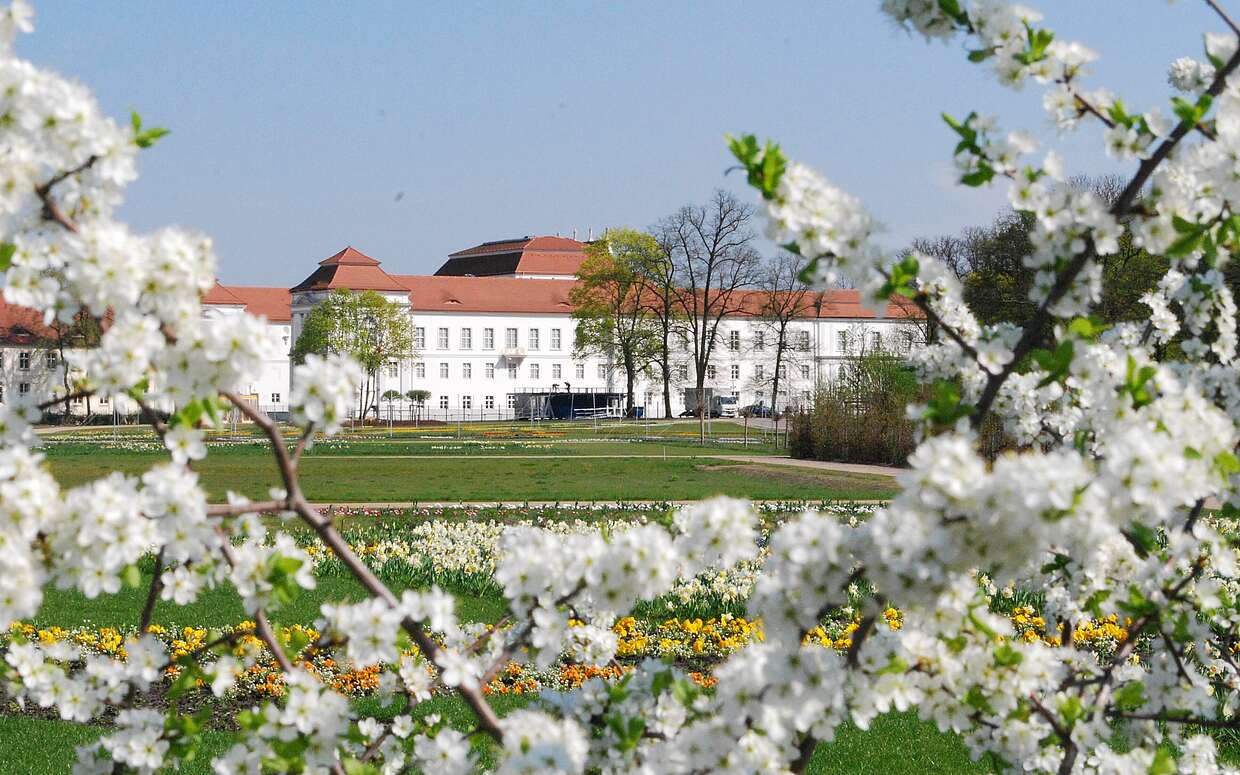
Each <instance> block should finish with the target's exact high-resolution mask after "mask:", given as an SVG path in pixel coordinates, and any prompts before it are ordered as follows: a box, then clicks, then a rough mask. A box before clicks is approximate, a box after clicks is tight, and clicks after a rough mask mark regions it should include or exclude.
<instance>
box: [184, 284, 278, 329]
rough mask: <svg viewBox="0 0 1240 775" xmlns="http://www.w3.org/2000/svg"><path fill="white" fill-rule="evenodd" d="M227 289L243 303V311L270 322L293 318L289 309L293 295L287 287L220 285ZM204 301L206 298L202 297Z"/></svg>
mask: <svg viewBox="0 0 1240 775" xmlns="http://www.w3.org/2000/svg"><path fill="white" fill-rule="evenodd" d="M220 287H222V288H225V289H226V290H227V291H229V292H230V293H231V294H232V295H233V297H234V298H237V299H240V300H241V303H243V304H245V311H246V312H248V313H250V314H251V315H262V316H264V317H266V318H267V319H268V320H269V321H271V322H272V323H287V322H289V321H290V320H292V319H293V313H292V312H291V311H290V308H291V306H292V300H293V296H292V294H290V293H289V292H288V289H287V288H261V287H257V286H253V285H228V286H220ZM203 302H206V299H205V298H204V299H203Z"/></svg>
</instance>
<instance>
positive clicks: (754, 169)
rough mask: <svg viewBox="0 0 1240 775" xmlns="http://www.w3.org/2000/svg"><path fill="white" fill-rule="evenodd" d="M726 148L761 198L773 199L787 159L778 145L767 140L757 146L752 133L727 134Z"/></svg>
mask: <svg viewBox="0 0 1240 775" xmlns="http://www.w3.org/2000/svg"><path fill="white" fill-rule="evenodd" d="M727 142H728V149H729V150H731V151H732V155H733V156H735V157H736V160H737V161H738V162H740V163H741V166H742V167H743V168H744V169H745V175H746V177H747V179H748V181H749V185H751V186H753V187H754V188H756V189H758V191H759V192H760V193H761V194H762V198H763V199H774V198H775V193H776V191H778V190H779V182H780V181H781V180H782V179H783V177H784V172H785V171H786V170H787V169H788V159H787V157H786V156H784V153H783V151H781V150H780V148H779V145H778V144H776V143H773V142H771V141H770V140H767V141H766V143H765V145H763V146H761V147H759V145H758V138H757V137H756V136H754V135H752V134H746V135H741V136H740V137H733V136H732V135H728V136H727Z"/></svg>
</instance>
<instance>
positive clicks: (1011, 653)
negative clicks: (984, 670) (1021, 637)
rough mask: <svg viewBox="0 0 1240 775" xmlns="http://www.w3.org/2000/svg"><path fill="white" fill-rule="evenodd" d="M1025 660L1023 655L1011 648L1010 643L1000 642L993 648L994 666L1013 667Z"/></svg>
mask: <svg viewBox="0 0 1240 775" xmlns="http://www.w3.org/2000/svg"><path fill="white" fill-rule="evenodd" d="M1024 661H1025V655H1024V654H1022V653H1020V652H1019V651H1017V650H1016V649H1014V648H1012V645H1011V644H1010V643H1004V644H1001V645H1000V646H999V647H998V648H997V649H995V666H997V667H1014V666H1016V665H1019V664H1020V663H1021V662H1024Z"/></svg>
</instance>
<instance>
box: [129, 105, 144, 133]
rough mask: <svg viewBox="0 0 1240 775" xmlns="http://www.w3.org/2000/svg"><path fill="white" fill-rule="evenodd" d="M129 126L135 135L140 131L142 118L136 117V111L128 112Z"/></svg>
mask: <svg viewBox="0 0 1240 775" xmlns="http://www.w3.org/2000/svg"><path fill="white" fill-rule="evenodd" d="M129 125H130V126H132V127H133V133H134V134H135V135H136V134H138V133H139V132H141V131H142V117H141V116H139V115H138V111H136V110H133V111H130V113H129Z"/></svg>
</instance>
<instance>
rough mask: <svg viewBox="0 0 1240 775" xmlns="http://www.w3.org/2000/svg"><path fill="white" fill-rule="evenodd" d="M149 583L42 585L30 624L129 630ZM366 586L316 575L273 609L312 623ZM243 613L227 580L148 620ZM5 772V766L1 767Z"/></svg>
mask: <svg viewBox="0 0 1240 775" xmlns="http://www.w3.org/2000/svg"><path fill="white" fill-rule="evenodd" d="M385 581H386V583H387V584H388V586H389V587H391V588H392V590H393V591H394V592H396V593H397V594H400V593H401V592H403V591H404V590H405V589H406V587H405V586H404V585H402V584H401V583H400V580H399V579H393V578H385ZM150 583H151V576H150V574H149V573H144V574H142V581H141V583H140V584H139V585H138V586H137V587H122V589H121V590H120V591H119V592H117V593H116V594H112V595H100V596H99V597H97V598H95V599H93V600H91V599H89V598H87V597H85V596H84V595H82V593H80V592H78V591H76V590H65V589H56V588H54V587H51V586H48V587H46V588H44V598H43V606H42V607H41V608H40V609H39V614H38V616H36V617H35V618H34V619H33V620H31V624H34V625H35V626H36V627H51V626H58V627H64V628H66V629H69V628H72V627H78V626H83V625H87V624H89V625H91V626H94V627H118V628H127V629H132V628H135V627H137V626H138V621H139V620H140V615H141V612H142V605H143V603H145V601H146V592H147V589H148V588H149V586H150ZM452 591H453V594H454V595H455V596H456V600H457V615H458V616H459V617H460V618H461V619H462V620H463V621H468V622H494V621H496V620H498V619H499V618H500V617H501V616H503V615H504V612H505V610H506V607H505V603H504V601H503V600H502V599H499V598H497V597H484V596H479V595H470V594H466V593H463V592H462V591H460V590H452ZM366 597H367V593H366V590H365V589H364V588H363V587H362V585H361V584H359V583H358V582H357V581H355V580H354V579H351V578H348V577H345V576H335V575H330V576H326V575H320V576H319V577H318V578H317V584H316V586H315V588H314V589H312V590H303V591H302V592H301V594H299V595H297V596H296V597H295V598H294V599H293V600H292V601H291V602H290V603H288V604H287V605H284V606H281V607H280V608H279V609H277V610H275V611H272V612H271V617H272V619H273V620H274V621H276V622H278V623H280V624H303V625H310V624H313V623H314V620H315V619H318V618H319V616H320V614H319V606H320V605H322V604H323V603H325V602H328V601H331V602H340V601H359V600H364V599H366ZM246 618H247V616H246V614H245V609H244V608H243V606H242V605H241V598H240V596H239V595H237V592H236V590H234V589H233V587H232V586H231V585H222V586H219V587H216V588H215V589H210V590H204V591H203V592H202V594H200V595H199V596H198V599H197V600H195V601H194V602H192V603H190V604H188V605H176V604H175V603H172V602H170V601H167V600H160V601H158V602H157V603H156V605H155V614H154V617H153V618H152V621H153V622H154V623H155V624H160V625H164V626H182V627H184V626H191V627H207V628H211V627H225V626H232V625H236V624H238V623H240V622H242V621H243V620H245V619H246ZM0 772H3V770H0Z"/></svg>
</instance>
